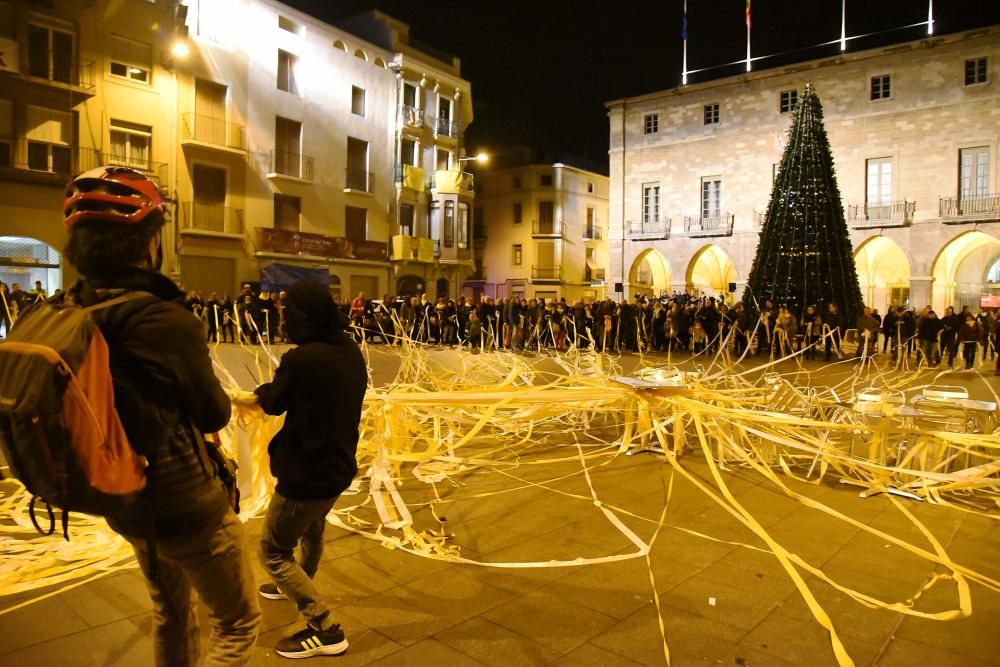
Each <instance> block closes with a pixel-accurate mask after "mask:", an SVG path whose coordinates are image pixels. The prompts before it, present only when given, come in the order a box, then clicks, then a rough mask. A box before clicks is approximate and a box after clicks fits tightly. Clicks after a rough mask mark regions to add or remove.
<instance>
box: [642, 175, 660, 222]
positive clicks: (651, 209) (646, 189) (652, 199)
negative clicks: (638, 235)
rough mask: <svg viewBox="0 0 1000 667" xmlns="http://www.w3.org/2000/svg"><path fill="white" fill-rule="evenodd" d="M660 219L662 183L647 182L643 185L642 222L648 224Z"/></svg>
mask: <svg viewBox="0 0 1000 667" xmlns="http://www.w3.org/2000/svg"><path fill="white" fill-rule="evenodd" d="M659 219H660V185H659V183H647V184H645V185H643V186H642V223H643V224H644V225H648V224H651V223H654V222H656V221H657V220H659Z"/></svg>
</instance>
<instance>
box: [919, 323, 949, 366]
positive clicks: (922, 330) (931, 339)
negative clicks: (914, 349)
mask: <svg viewBox="0 0 1000 667" xmlns="http://www.w3.org/2000/svg"><path fill="white" fill-rule="evenodd" d="M943 329H944V323H943V322H942V321H941V320H939V319H938V316H937V313H935V312H934V311H933V310H928V311H927V314H926V315H925V316H924V317H923V318H921V320H920V325H919V326H918V327H917V338H918V339H919V341H920V354H919V355H918V358H917V363H918V364H919V363H921V359H922V360H923V363H925V364H927V365H928V366H937V365H938V364H940V363H941V352H940V350H939V348H938V341H939V339H940V338H941V332H942V330H943Z"/></svg>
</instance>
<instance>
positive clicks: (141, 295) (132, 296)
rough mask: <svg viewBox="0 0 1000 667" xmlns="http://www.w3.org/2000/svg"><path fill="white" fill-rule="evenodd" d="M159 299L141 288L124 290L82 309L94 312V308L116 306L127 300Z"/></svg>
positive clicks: (101, 308) (100, 308)
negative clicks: (117, 294)
mask: <svg viewBox="0 0 1000 667" xmlns="http://www.w3.org/2000/svg"><path fill="white" fill-rule="evenodd" d="M148 298H153V299H159V297H158V296H156V295H155V294H152V293H151V292H143V291H142V290H135V291H129V292H125V293H124V294H122V295H120V296H116V297H114V298H113V299H108V300H106V301H100V302H98V303H95V304H92V305H90V306H86V307H84V310H86V311H88V312H94V311H95V310H103V309H105V308H111V307H112V306H117V305H120V304H123V303H127V302H129V301H137V300H139V299H148Z"/></svg>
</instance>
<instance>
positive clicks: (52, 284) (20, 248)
mask: <svg viewBox="0 0 1000 667" xmlns="http://www.w3.org/2000/svg"><path fill="white" fill-rule="evenodd" d="M0 258H3V259H2V260H0V281H3V282H5V283H7V287H8V288H10V287H12V286H13V285H14V284H15V283H16V284H17V285H18V286H20V288H21V289H22V290H24V291H25V292H31V290H32V289H34V287H35V281H36V280H37V281H40V282H41V283H42V289H43V290H45V293H46V294H47V295H51V294H52V293H53V292H54V291H55V290H57V289H61V288H62V256H61V255H60V254H59V251H58V250H56V249H55V248H53V247H52V246H50V245H49V244H47V243H45V242H44V241H39V240H38V239H36V238H33V237H30V236H0ZM3 307H4V306H3V304H2V303H0V308H3Z"/></svg>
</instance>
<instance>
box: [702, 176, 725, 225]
mask: <svg viewBox="0 0 1000 667" xmlns="http://www.w3.org/2000/svg"><path fill="white" fill-rule="evenodd" d="M721 217H722V178H721V177H719V176H708V177H706V178H702V179H701V218H702V220H711V219H714V218H721Z"/></svg>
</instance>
